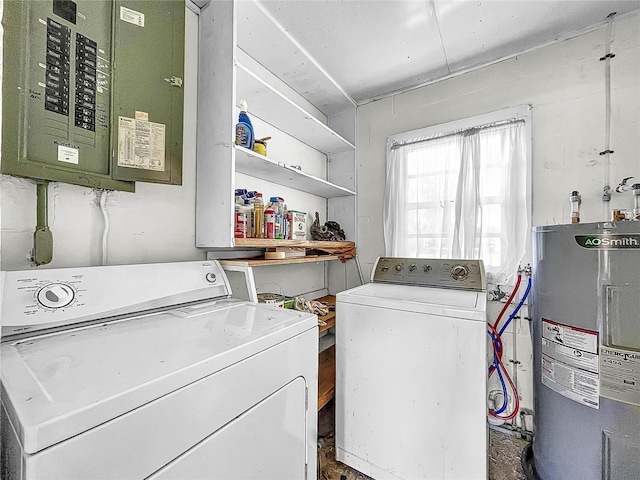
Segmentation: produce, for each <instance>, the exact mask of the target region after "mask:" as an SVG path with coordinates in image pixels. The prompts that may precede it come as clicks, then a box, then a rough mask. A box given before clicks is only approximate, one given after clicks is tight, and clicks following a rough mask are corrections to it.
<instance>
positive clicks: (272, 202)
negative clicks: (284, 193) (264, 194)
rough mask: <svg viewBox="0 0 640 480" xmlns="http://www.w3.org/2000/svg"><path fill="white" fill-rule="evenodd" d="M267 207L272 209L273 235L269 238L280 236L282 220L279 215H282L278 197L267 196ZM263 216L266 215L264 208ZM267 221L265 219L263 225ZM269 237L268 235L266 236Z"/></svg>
mask: <svg viewBox="0 0 640 480" xmlns="http://www.w3.org/2000/svg"><path fill="white" fill-rule="evenodd" d="M267 209H271V210H273V214H274V226H273V228H274V231H273V237H271V238H282V232H281V231H280V228H281V227H282V221H281V220H280V219H281V216H282V209H281V206H280V202H279V198H278V197H271V198H269V204H268V205H267ZM265 216H266V210H265ZM266 224H267V221H266V219H265V227H266ZM267 238H270V237H267Z"/></svg>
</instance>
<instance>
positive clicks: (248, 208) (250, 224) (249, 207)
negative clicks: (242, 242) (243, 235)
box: [244, 198, 255, 238]
mask: <svg viewBox="0 0 640 480" xmlns="http://www.w3.org/2000/svg"><path fill="white" fill-rule="evenodd" d="M244 210H245V214H246V215H247V238H253V237H254V236H255V235H254V233H253V228H254V219H253V217H254V211H253V204H252V203H251V200H249V199H248V198H245V200H244Z"/></svg>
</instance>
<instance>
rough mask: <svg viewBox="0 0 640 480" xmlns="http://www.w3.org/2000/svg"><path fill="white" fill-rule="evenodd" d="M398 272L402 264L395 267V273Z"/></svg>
mask: <svg viewBox="0 0 640 480" xmlns="http://www.w3.org/2000/svg"><path fill="white" fill-rule="evenodd" d="M400 270H402V264H400V263H399V264H398V265H396V271H397V272H399V271H400Z"/></svg>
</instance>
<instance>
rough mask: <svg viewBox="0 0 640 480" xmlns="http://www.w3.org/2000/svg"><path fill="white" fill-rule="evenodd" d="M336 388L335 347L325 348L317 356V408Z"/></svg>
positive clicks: (321, 405)
mask: <svg viewBox="0 0 640 480" xmlns="http://www.w3.org/2000/svg"><path fill="white" fill-rule="evenodd" d="M335 390H336V347H335V345H333V346H331V347H329V348H327V349H326V350H325V351H324V352H322V353H321V354H320V356H319V357H318V410H320V409H321V408H322V407H324V406H325V405H326V404H327V403H328V402H329V400H331V399H332V398H333V395H334V394H335Z"/></svg>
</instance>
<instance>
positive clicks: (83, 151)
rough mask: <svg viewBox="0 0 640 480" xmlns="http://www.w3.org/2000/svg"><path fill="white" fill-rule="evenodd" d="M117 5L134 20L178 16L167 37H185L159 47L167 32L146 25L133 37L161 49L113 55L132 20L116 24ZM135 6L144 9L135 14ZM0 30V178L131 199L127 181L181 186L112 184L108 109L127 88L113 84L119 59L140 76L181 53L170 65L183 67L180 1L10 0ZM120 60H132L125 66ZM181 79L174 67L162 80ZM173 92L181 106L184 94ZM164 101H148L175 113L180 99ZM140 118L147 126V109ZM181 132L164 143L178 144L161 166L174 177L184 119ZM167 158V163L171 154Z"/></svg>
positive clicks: (113, 121) (113, 124) (113, 123)
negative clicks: (168, 105)
mask: <svg viewBox="0 0 640 480" xmlns="http://www.w3.org/2000/svg"><path fill="white" fill-rule="evenodd" d="M121 4H122V5H121ZM124 4H127V5H130V8H128V10H131V11H134V12H135V11H140V10H145V11H152V10H154V9H155V10H159V11H166V10H170V11H171V12H172V14H175V12H176V11H178V12H179V14H178V15H177V18H176V19H175V22H176V25H173V26H172V30H174V31H175V30H180V31H181V32H182V36H180V35H177V34H175V35H174V34H171V35H165V37H164V39H165V42H164V43H163V42H161V41H159V39H158V35H157V31H156V29H157V28H160V29H164V28H166V24H162V25H160V26H158V25H150V24H149V22H147V23H146V24H145V25H142V26H140V27H139V31H138V32H137V35H138V36H140V37H143V36H147V37H153V38H155V39H156V40H158V41H157V42H155V43H154V45H153V47H151V46H149V45H148V44H147V45H146V49H145V50H144V51H136V50H135V49H129V50H128V51H126V52H123V53H122V54H121V53H119V52H117V51H116V49H115V46H116V45H117V44H119V42H118V41H117V37H116V36H117V34H118V31H119V24H120V23H128V24H129V22H128V21H127V20H130V17H129V16H127V17H125V19H123V17H122V15H121V9H120V7H121V6H123V5H124ZM138 6H144V9H143V8H138V9H137V10H136V8H137V7H138ZM149 15H151V14H149ZM142 18H144V16H143V17H142ZM172 21H173V20H172ZM3 27H4V32H5V36H4V42H3V59H4V60H3V61H4V68H3V84H2V93H3V128H2V164H1V172H2V173H5V174H10V175H17V176H22V177H29V178H35V179H42V180H51V181H61V182H66V183H72V184H77V185H84V186H88V187H97V188H106V189H113V190H125V191H133V190H134V185H135V184H134V183H133V182H132V180H144V181H163V182H166V183H170V182H171V181H173V182H174V183H180V179H177V181H176V176H165V177H167V178H169V179H168V180H167V178H154V177H153V176H148V177H146V178H145V176H144V175H137V176H136V175H131V176H127V175H119V176H118V179H116V176H115V175H114V171H113V170H114V169H113V166H112V159H113V158H114V157H115V151H114V149H113V148H112V146H113V145H114V144H115V142H116V137H117V133H118V131H117V123H118V119H117V118H116V117H115V111H114V107H113V105H114V98H117V97H118V91H117V90H116V88H115V85H116V84H118V88H123V89H126V88H127V85H126V84H125V82H118V81H117V80H116V79H117V73H116V71H115V67H116V62H115V61H114V59H116V58H119V57H120V58H122V59H123V60H122V64H123V65H126V64H127V63H129V64H134V63H135V65H136V66H137V68H138V69H139V70H140V71H143V72H146V71H148V70H150V69H151V68H153V66H154V64H155V63H156V62H157V60H158V59H159V58H162V57H163V56H171V57H173V56H174V55H173V52H174V51H179V52H180V54H179V55H177V57H178V58H177V60H176V62H180V61H182V59H183V55H184V54H183V48H184V1H161V2H152V1H144V2H138V1H130V2H114V1H110V0H78V1H71V0H42V1H41V0H38V1H28V0H14V1H10V2H4V15H3ZM149 27H151V28H149ZM153 27H156V28H153ZM174 41H176V42H178V43H179V45H170V46H169V47H167V45H166V44H167V43H170V42H174ZM152 48H153V49H152ZM167 50H168V51H169V52H170V53H169V54H167ZM125 54H126V55H128V56H130V58H125V57H124V55H125ZM182 71H183V66H182V64H180V65H179V66H178V67H177V68H176V70H175V71H171V72H167V73H166V74H165V75H164V76H165V77H171V76H175V77H179V78H181V77H182ZM165 83H166V82H165ZM175 90H179V91H180V96H181V90H182V89H181V88H175ZM162 95H163V92H154V97H155V99H156V103H155V104H156V105H161V106H162V105H163V102H165V101H166V98H169V97H171V98H172V100H171V102H172V105H174V104H176V103H178V101H177V100H173V97H176V96H178V95H177V94H176V93H175V91H170V93H166V94H165V96H166V98H163V96H162ZM129 99H131V98H130V97H129ZM180 101H181V100H180ZM133 108H134V109H135V108H136V107H133ZM145 108H147V110H146V112H145V113H147V114H148V116H149V120H151V121H153V118H154V115H155V112H154V110H153V108H154V107H153V106H149V107H145ZM162 108H164V107H161V109H162ZM180 108H182V104H181V103H180ZM170 120H172V118H171V119H170ZM170 120H169V122H168V123H169V126H168V128H170V129H171V128H173V126H171V125H170ZM163 121H165V122H166V120H163ZM179 123H180V125H179V132H174V131H172V132H171V135H166V136H165V139H167V141H168V142H169V141H170V142H173V143H172V144H169V145H173V144H175V143H179V144H180V155H178V156H175V155H174V157H170V156H169V157H168V159H164V162H162V163H163V165H164V166H165V168H166V170H167V172H171V169H172V167H171V165H172V162H173V161H176V162H179V163H181V161H182V159H181V145H182V141H181V138H182V137H181V134H182V113H181V112H180V119H179ZM174 133H175V137H173V136H172V135H173V134H174ZM178 135H179V136H180V138H179V139H178V138H177V137H178ZM174 150H175V148H174ZM165 151H168V152H169V153H170V154H173V152H172V150H171V149H170V148H167V149H165ZM173 168H174V170H175V167H173ZM178 170H180V169H178ZM156 175H157V174H156Z"/></svg>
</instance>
